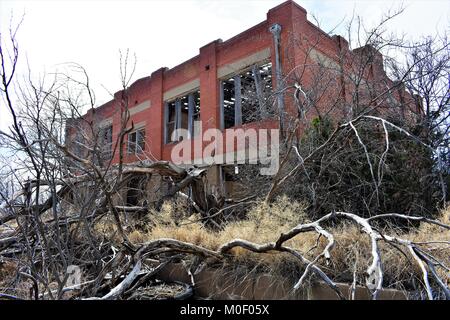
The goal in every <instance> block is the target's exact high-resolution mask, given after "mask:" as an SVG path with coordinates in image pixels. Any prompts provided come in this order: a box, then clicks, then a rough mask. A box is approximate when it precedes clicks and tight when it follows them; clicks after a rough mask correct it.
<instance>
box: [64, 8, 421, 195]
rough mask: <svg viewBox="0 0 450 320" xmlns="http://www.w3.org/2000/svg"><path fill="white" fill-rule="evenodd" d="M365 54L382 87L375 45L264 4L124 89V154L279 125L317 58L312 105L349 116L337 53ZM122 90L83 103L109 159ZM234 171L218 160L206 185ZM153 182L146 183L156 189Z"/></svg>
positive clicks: (148, 154) (146, 153) (346, 66)
mask: <svg viewBox="0 0 450 320" xmlns="http://www.w3.org/2000/svg"><path fill="white" fill-rule="evenodd" d="M368 55H371V59H370V61H369V66H368V68H366V70H365V71H364V72H365V74H366V75H367V77H366V81H371V79H375V80H376V79H383V81H381V83H383V85H384V86H386V85H387V84H386V83H389V82H391V80H389V79H388V78H387V76H386V74H385V72H384V70H383V57H382V55H381V54H380V53H379V52H377V51H376V50H375V49H373V48H372V47H370V46H364V47H361V48H357V49H354V50H351V49H350V48H349V44H348V42H347V41H346V40H345V39H344V38H343V37H341V36H338V35H335V36H329V35H328V34H326V33H325V32H323V31H322V30H320V29H319V28H318V27H317V26H316V25H314V24H313V23H311V22H310V21H308V19H307V12H306V10H305V9H304V8H302V7H301V6H299V5H298V4H297V3H295V2H293V1H286V2H284V3H282V4H280V5H279V6H277V7H274V8H272V9H270V10H269V11H268V12H267V17H266V19H265V20H264V21H262V22H261V23H259V24H257V25H255V26H253V27H251V28H250V29H248V30H245V31H243V32H242V33H240V34H238V35H236V36H234V37H233V38H231V39H228V40H226V41H222V40H221V39H218V40H215V41H212V42H211V43H208V44H206V45H205V46H203V47H201V48H200V49H199V54H198V55H197V56H195V57H192V58H191V59H189V60H187V61H185V62H183V63H181V64H179V65H177V66H175V67H173V68H171V69H168V68H160V69H158V70H156V71H154V72H153V73H151V75H150V76H148V77H145V78H142V79H139V80H137V81H136V82H134V83H133V84H132V85H131V86H130V87H129V88H128V89H127V92H126V98H127V103H126V104H127V107H128V109H129V114H130V120H129V122H128V123H129V126H131V123H133V130H132V131H131V132H130V133H129V134H128V138H127V139H126V141H125V146H124V149H125V150H124V159H123V161H124V162H125V163H139V162H141V161H147V162H149V161H150V162H152V161H159V160H167V161H171V151H172V149H173V148H174V147H175V146H176V145H177V144H179V143H195V142H196V140H197V139H200V136H201V134H199V133H200V132H202V131H203V132H204V131H206V130H207V129H209V128H216V129H219V130H221V131H226V130H229V129H232V128H238V127H239V128H244V129H245V128H250V127H264V128H278V127H279V126H280V124H282V125H284V124H285V121H286V120H285V119H283V115H287V116H288V115H294V116H297V112H298V111H297V109H296V106H295V103H294V100H295V97H294V95H293V94H292V88H293V85H294V83H293V82H294V79H297V80H295V81H299V80H298V71H299V70H300V68H299V66H313V65H314V66H318V65H320V66H325V67H327V68H328V69H329V70H333V72H331V73H330V72H328V73H327V74H321V75H320V78H321V80H322V82H323V81H325V79H327V81H328V82H327V83H326V85H325V86H324V90H323V92H322V93H321V98H320V99H317V103H316V104H317V105H318V106H319V108H320V107H321V106H326V105H327V104H329V103H330V101H333V103H334V104H336V103H337V104H338V106H337V108H335V110H334V111H333V114H335V116H336V117H341V118H345V117H348V116H349V114H350V113H351V112H353V111H352V110H348V108H347V107H346V102H347V101H350V100H351V99H352V88H351V83H350V81H349V80H347V79H345V78H344V77H343V76H342V75H343V72H344V71H345V70H347V71H348V72H347V73H348V74H351V73H352V72H351V71H350V69H351V68H354V65H352V64H351V63H349V62H345V61H344V59H343V57H348V56H351V57H367V56H368ZM348 61H349V60H348ZM352 61H354V59H353V60H352ZM302 70H303V74H302V77H301V83H300V85H301V86H302V88H305V90H306V89H307V88H309V87H313V86H315V85H316V83H315V81H317V79H315V78H314V77H316V78H317V75H316V76H314V75H313V68H310V69H309V70H305V69H304V68H303V69H302ZM330 74H331V76H330ZM294 75H297V78H295V77H294ZM243 88H247V89H245V90H244V89H243ZM248 88H250V89H248ZM294 88H295V87H294ZM289 90H290V91H289ZM123 93H124V92H123V91H119V92H117V93H116V94H115V95H114V99H113V100H111V101H109V102H107V103H105V104H104V105H102V106H100V107H98V108H95V109H92V110H89V111H88V112H87V114H86V115H85V116H84V117H83V118H84V119H85V120H88V121H91V123H93V124H94V125H95V126H96V127H98V128H99V130H100V131H101V133H102V139H103V142H102V145H103V147H105V148H106V154H107V155H108V156H109V157H111V156H112V163H113V164H114V163H117V162H118V161H119V152H115V153H114V154H112V152H111V151H112V149H111V146H112V145H113V144H114V143H115V141H116V140H117V137H118V133H119V131H120V130H121V112H120V110H121V108H123V107H124V106H123ZM252 94H253V96H252ZM368 94H369V93H368ZM372 94H373V93H372ZM393 96H394V99H395V100H396V101H400V104H401V105H402V106H403V108H405V107H404V106H405V105H407V104H408V103H409V102H412V101H413V99H411V98H410V99H407V98H406V96H407V95H406V94H405V93H404V89H403V88H401V87H399V89H398V90H397V91H396V92H393ZM337 97H338V98H337ZM406 100H408V101H406ZM261 101H262V102H261ZM405 101H406V102H405ZM407 102H408V103H407ZM262 106H275V108H272V107H262ZM273 110H278V112H275V113H274V112H273ZM314 113H315V111H314V110H312V111H311V112H310V113H309V114H308V115H307V118H308V119H312V117H314ZM197 120H201V124H202V128H198V126H196V125H195V123H196V121H197ZM72 124H73V125H72V126H68V127H69V128H68V135H69V136H68V139H67V141H68V142H69V143H70V142H71V141H76V139H77V130H78V129H79V125H78V124H76V122H75V121H74V122H72ZM180 128H183V129H186V130H187V132H188V137H187V139H181V138H180V137H177V136H176V135H172V133H173V131H174V130H175V129H180ZM181 140H182V141H181ZM74 148H77V146H76V145H75V146H74ZM191 156H192V158H196V157H197V156H199V155H195V154H192V155H191ZM200 156H201V155H200ZM233 172H235V171H234V170H231V172H229V171H226V170H224V166H221V165H216V166H211V167H210V168H209V169H208V173H207V176H208V179H209V183H210V185H211V186H215V187H216V188H217V187H218V186H219V187H220V188H221V190H222V192H224V193H225V194H230V193H232V192H233V191H236V190H233V189H234V188H237V187H236V186H233V184H232V183H229V181H228V180H232V179H228V178H227V176H228V175H229V174H233ZM158 183H159V182H158V181H154V183H153V184H152V185H153V188H155V190H157V189H158V187H156V186H157V185H158ZM137 198H138V197H137V194H134V193H130V194H128V195H127V199H128V200H127V202H129V203H130V204H135V203H136V202H137Z"/></svg>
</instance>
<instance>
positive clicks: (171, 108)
mask: <svg viewBox="0 0 450 320" xmlns="http://www.w3.org/2000/svg"><path fill="white" fill-rule="evenodd" d="M165 119H166V121H165V138H164V141H165V143H171V142H178V141H181V140H182V137H181V136H179V135H178V134H177V130H179V129H185V130H187V132H188V138H191V137H195V136H197V135H198V133H199V132H200V127H199V124H198V123H197V121H200V91H199V90H197V91H194V92H191V93H189V94H186V95H184V96H182V97H179V98H177V99H175V100H172V101H169V102H166V103H165Z"/></svg>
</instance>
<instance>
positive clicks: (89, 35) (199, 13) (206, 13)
mask: <svg viewBox="0 0 450 320" xmlns="http://www.w3.org/2000/svg"><path fill="white" fill-rule="evenodd" d="M282 2H283V1H281V0H276V1H274V0H247V1H243V0H240V1H233V0H215V1H206V0H204V1H203V0H197V1H188V0H183V1H175V0H165V1H157V0H147V1H144V0H141V1H106V0H103V1H83V0H78V1H56V0H54V1H39V0H34V1H18V0H14V1H13V0H0V30H1V32H2V34H4V33H5V31H7V29H5V27H6V28H7V27H8V24H9V20H10V16H11V13H13V15H14V18H16V20H17V19H18V18H20V17H21V16H22V14H25V18H24V22H23V25H22V26H21V28H20V31H19V34H18V41H19V45H20V54H21V57H20V58H21V60H20V66H21V67H20V68H19V74H18V75H19V76H20V74H21V73H23V72H24V71H25V69H24V67H26V59H27V58H28V61H29V64H30V67H31V69H32V71H33V72H34V73H36V74H39V73H40V74H43V73H45V72H51V71H53V70H54V69H55V68H58V66H60V64H61V63H64V62H77V63H79V64H81V65H83V66H84V67H85V68H86V69H87V71H88V73H89V74H90V77H91V81H92V82H93V85H94V89H95V92H96V97H97V104H98V105H99V104H102V103H104V102H106V101H108V100H110V98H111V97H110V96H109V94H108V92H107V91H106V90H105V89H103V87H102V86H104V87H106V88H108V90H109V91H111V92H115V91H117V90H119V89H120V82H119V49H126V48H129V49H130V51H131V52H134V53H136V56H137V66H136V73H135V77H134V79H135V80H136V79H139V78H141V77H144V76H148V75H150V74H151V72H153V71H155V70H156V69H158V68H160V67H163V66H165V67H169V68H171V67H173V66H175V65H177V64H179V63H181V62H183V61H185V60H187V59H189V58H191V57H192V56H195V55H197V54H198V50H199V48H200V47H201V46H203V45H205V44H207V43H209V42H211V41H213V40H215V39H218V38H221V39H223V40H227V39H229V38H231V37H232V36H234V35H235V34H237V33H240V32H241V31H243V30H245V29H247V28H249V27H251V26H253V25H255V24H257V23H259V22H261V21H263V20H265V18H266V13H267V11H268V10H269V9H270V8H272V7H274V6H276V5H278V4H280V3H282ZM297 3H298V4H300V5H301V6H303V7H304V8H305V9H306V10H307V11H308V14H309V15H311V14H314V16H316V17H317V18H318V19H319V21H320V23H321V27H322V28H323V29H324V30H325V31H329V30H331V29H333V28H334V27H335V26H336V25H338V24H339V22H340V21H341V20H342V19H345V18H347V19H348V18H349V17H351V15H352V12H353V10H354V11H355V13H356V14H359V15H361V16H363V17H364V18H365V19H366V20H367V21H368V22H369V23H370V22H374V21H378V20H379V18H380V16H381V14H382V13H383V12H385V11H386V10H388V9H389V8H393V7H394V8H395V7H398V6H399V5H401V4H403V5H404V6H405V7H406V11H405V13H403V14H402V15H401V16H400V17H397V18H396V20H394V21H393V23H392V24H391V27H392V30H393V31H396V32H398V33H406V34H408V35H409V36H410V37H418V36H420V35H428V34H436V33H437V32H439V31H443V30H445V29H447V30H449V25H450V24H449V21H450V1H414V0H411V1H370V0H366V1H350V0H348V1H345V0H342V1H322V0H321V1H306V0H305V1H303V0H298V1H297ZM310 20H311V18H310ZM342 27H343V25H342ZM338 31H339V29H338V30H337V31H336V33H339V32H338ZM8 118H9V117H8V113H7V111H6V109H5V105H4V104H2V105H0V130H5V129H6V127H7V124H8Z"/></svg>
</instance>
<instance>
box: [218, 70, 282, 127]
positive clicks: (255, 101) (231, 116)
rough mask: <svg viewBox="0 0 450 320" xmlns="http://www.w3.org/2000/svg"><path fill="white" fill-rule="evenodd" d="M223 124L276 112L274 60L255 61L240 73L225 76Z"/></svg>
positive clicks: (227, 124) (242, 121)
mask: <svg viewBox="0 0 450 320" xmlns="http://www.w3.org/2000/svg"><path fill="white" fill-rule="evenodd" d="M220 90H221V108H222V114H223V117H222V121H223V123H222V126H223V128H225V129H227V128H231V127H233V126H238V125H241V124H245V123H250V122H254V121H259V120H262V119H265V118H268V117H270V116H271V115H273V113H272V112H271V109H272V108H271V107H272V102H273V99H271V94H272V64H271V63H270V62H268V63H264V64H262V65H254V66H252V67H250V68H248V69H246V70H244V71H243V72H241V73H240V74H238V75H235V76H233V77H230V78H227V79H225V80H222V81H221V83H220Z"/></svg>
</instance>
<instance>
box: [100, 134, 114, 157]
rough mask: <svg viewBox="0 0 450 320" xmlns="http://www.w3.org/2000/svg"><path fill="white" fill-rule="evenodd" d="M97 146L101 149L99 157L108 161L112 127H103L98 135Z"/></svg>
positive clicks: (110, 151)
mask: <svg viewBox="0 0 450 320" xmlns="http://www.w3.org/2000/svg"><path fill="white" fill-rule="evenodd" d="M99 144H100V148H101V157H102V159H103V160H109V159H111V157H112V125H109V126H107V127H103V128H101V129H100V133H99Z"/></svg>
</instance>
